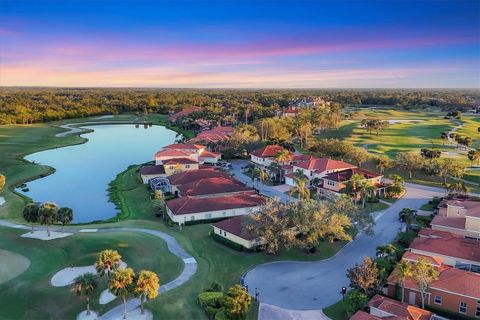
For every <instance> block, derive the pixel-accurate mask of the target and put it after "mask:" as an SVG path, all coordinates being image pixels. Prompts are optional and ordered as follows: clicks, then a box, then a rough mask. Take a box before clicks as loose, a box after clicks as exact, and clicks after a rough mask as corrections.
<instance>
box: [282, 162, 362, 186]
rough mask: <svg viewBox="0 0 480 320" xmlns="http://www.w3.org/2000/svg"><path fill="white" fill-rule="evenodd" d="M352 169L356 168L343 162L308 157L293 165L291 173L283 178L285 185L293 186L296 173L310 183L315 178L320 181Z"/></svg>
mask: <svg viewBox="0 0 480 320" xmlns="http://www.w3.org/2000/svg"><path fill="white" fill-rule="evenodd" d="M353 168H356V166H354V165H353V164H350V163H347V162H344V161H339V160H333V159H330V158H317V157H310V158H309V159H308V160H305V161H301V162H297V163H295V164H294V165H293V173H292V174H290V175H286V176H285V183H286V184H288V185H290V186H295V181H294V177H295V173H296V172H298V171H300V172H302V173H303V174H304V175H305V176H306V177H307V178H308V180H309V181H310V183H311V182H312V180H313V179H315V178H317V179H322V178H323V177H325V176H326V175H327V174H329V173H334V172H337V171H342V170H346V169H353Z"/></svg>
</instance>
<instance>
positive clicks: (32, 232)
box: [32, 222, 33, 233]
mask: <svg viewBox="0 0 480 320" xmlns="http://www.w3.org/2000/svg"><path fill="white" fill-rule="evenodd" d="M32 233H33V222H32Z"/></svg>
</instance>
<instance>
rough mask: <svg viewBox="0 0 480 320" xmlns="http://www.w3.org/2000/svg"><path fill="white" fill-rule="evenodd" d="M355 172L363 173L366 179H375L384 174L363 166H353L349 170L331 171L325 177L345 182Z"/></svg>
mask: <svg viewBox="0 0 480 320" xmlns="http://www.w3.org/2000/svg"><path fill="white" fill-rule="evenodd" d="M354 174H358V175H361V176H362V177H364V178H365V179H373V178H378V177H381V176H382V175H381V174H378V173H375V172H372V171H368V170H365V169H362V168H351V169H347V170H342V171H337V172H334V173H329V174H327V175H326V176H325V178H324V179H328V180H332V181H337V182H345V181H349V180H350V179H351V178H352V176H353V175H354Z"/></svg>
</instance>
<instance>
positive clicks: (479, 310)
mask: <svg viewBox="0 0 480 320" xmlns="http://www.w3.org/2000/svg"><path fill="white" fill-rule="evenodd" d="M475 317H477V318H480V300H477V309H475Z"/></svg>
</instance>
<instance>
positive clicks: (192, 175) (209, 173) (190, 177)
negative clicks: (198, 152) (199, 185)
mask: <svg viewBox="0 0 480 320" xmlns="http://www.w3.org/2000/svg"><path fill="white" fill-rule="evenodd" d="M215 177H224V178H228V177H230V176H229V175H228V174H227V173H225V172H222V171H220V170H216V169H214V168H204V169H199V170H191V171H185V172H181V173H176V174H172V175H171V176H170V177H168V181H170V184H171V185H174V186H178V185H183V184H186V183H191V182H194V181H197V180H199V179H204V178H215Z"/></svg>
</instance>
